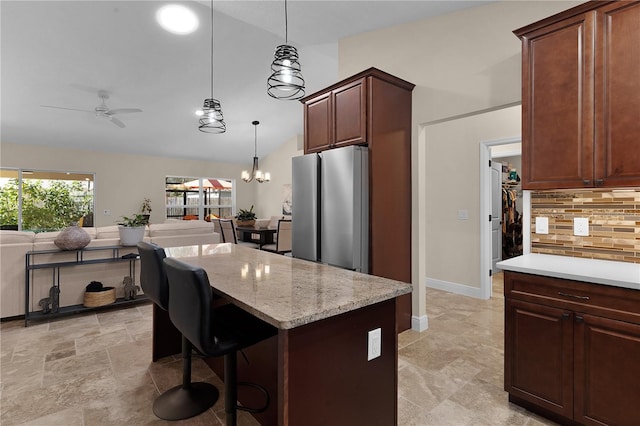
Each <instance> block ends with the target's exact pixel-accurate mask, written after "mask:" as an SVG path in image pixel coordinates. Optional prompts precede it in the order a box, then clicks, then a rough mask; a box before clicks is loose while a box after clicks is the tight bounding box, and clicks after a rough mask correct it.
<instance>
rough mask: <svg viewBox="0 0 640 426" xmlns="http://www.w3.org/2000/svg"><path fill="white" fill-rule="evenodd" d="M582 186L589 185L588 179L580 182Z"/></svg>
mask: <svg viewBox="0 0 640 426" xmlns="http://www.w3.org/2000/svg"><path fill="white" fill-rule="evenodd" d="M582 184H583V185H591V181H590V180H589V179H585V180H583V181H582Z"/></svg>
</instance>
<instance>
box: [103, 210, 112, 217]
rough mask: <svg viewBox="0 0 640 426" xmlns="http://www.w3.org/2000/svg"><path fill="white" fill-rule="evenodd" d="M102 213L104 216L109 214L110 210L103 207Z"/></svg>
mask: <svg viewBox="0 0 640 426" xmlns="http://www.w3.org/2000/svg"><path fill="white" fill-rule="evenodd" d="M102 214H103V215H105V216H111V210H109V209H104V210H102Z"/></svg>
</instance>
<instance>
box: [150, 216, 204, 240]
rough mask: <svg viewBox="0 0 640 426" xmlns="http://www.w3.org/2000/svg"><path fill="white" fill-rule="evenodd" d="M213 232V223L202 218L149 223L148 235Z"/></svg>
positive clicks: (161, 235) (160, 235)
mask: <svg viewBox="0 0 640 426" xmlns="http://www.w3.org/2000/svg"><path fill="white" fill-rule="evenodd" d="M210 233H213V223H211V222H206V221H204V220H183V221H178V222H168V223H152V224H151V225H149V236H150V237H151V238H153V237H163V236H172V235H198V234H210Z"/></svg>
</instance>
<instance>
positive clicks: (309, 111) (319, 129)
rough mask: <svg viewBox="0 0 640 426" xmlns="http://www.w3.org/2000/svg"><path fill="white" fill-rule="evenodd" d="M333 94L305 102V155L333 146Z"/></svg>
mask: <svg viewBox="0 0 640 426" xmlns="http://www.w3.org/2000/svg"><path fill="white" fill-rule="evenodd" d="M331 109H332V105H331V93H330V92H328V93H324V94H322V95H320V96H318V97H316V98H313V99H310V100H309V101H307V102H305V106H304V153H305V154H309V153H312V152H319V151H322V150H324V149H327V148H329V147H330V146H331V145H332V144H333V121H332V119H331V115H332V111H331Z"/></svg>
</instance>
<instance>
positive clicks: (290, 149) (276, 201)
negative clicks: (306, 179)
mask: <svg viewBox="0 0 640 426" xmlns="http://www.w3.org/2000/svg"><path fill="white" fill-rule="evenodd" d="M302 154H304V152H303V137H302V135H297V136H295V137H293V138H291V139H289V140H288V141H286V142H284V143H283V144H282V145H280V146H279V147H278V149H276V150H275V151H273V152H272V153H271V154H269V156H268V157H264V159H262V158H261V159H260V168H261V169H262V170H264V171H268V172H269V173H271V181H270V182H269V183H257V182H252V183H250V184H248V185H252V186H253V190H254V194H253V198H254V200H255V211H256V214H257V215H258V217H259V218H268V217H271V216H276V215H281V214H282V201H283V194H284V192H283V190H284V188H283V186H284V185H285V184H288V185H290V184H291V158H292V157H296V156H298V155H302ZM240 182H241V184H244V182H242V181H240ZM245 185H246V184H245Z"/></svg>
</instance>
